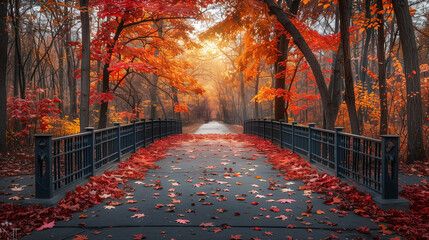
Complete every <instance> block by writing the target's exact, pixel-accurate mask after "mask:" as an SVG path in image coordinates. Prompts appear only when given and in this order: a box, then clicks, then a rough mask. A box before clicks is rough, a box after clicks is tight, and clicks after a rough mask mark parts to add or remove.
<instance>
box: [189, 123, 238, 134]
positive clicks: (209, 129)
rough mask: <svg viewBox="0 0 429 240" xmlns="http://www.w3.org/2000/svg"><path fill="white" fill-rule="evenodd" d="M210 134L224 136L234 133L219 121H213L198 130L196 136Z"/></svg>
mask: <svg viewBox="0 0 429 240" xmlns="http://www.w3.org/2000/svg"><path fill="white" fill-rule="evenodd" d="M209 133H218V134H224V133H233V132H232V131H231V130H229V128H228V127H227V126H225V125H224V124H221V123H219V122H217V121H211V122H209V123H206V124H203V125H201V126H200V127H199V128H198V129H197V131H195V134H209Z"/></svg>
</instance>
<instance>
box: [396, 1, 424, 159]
mask: <svg viewBox="0 0 429 240" xmlns="http://www.w3.org/2000/svg"><path fill="white" fill-rule="evenodd" d="M392 5H393V10H394V12H395V16H396V20H397V24H398V28H399V38H400V40H401V46H402V54H403V55H404V74H405V79H406V87H407V128H408V156H407V162H408V163H412V162H414V161H417V160H423V159H424V157H425V150H424V145H423V132H422V131H423V126H422V125H423V112H422V111H423V107H422V95H421V90H420V88H421V86H420V68H419V54H418V51H417V44H416V37H415V34H414V28H413V20H412V18H411V14H410V9H409V5H408V1H407V0H392Z"/></svg>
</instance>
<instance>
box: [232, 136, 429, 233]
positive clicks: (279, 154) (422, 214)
mask: <svg viewBox="0 0 429 240" xmlns="http://www.w3.org/2000/svg"><path fill="white" fill-rule="evenodd" d="M233 138H235V139H236V140H237V141H245V142H247V143H248V144H249V146H251V147H253V148H255V149H257V150H258V151H260V152H263V153H264V154H265V155H266V156H267V157H268V158H269V161H270V162H271V164H272V165H273V168H275V169H279V170H280V171H282V172H284V174H285V180H303V181H304V183H306V185H304V186H301V187H300V190H311V191H313V192H316V193H321V194H324V195H325V204H329V205H331V204H334V203H335V204H337V205H338V207H339V209H341V210H345V211H355V213H356V214H358V215H361V216H364V217H371V218H373V219H374V220H375V221H376V222H387V223H390V225H389V226H388V228H389V229H391V230H394V231H395V232H397V233H398V234H400V235H401V236H403V237H405V238H406V239H429V221H428V219H429V205H428V203H429V185H428V184H425V185H413V186H404V190H403V191H401V192H400V196H401V197H403V198H406V199H408V200H409V201H410V208H409V213H408V212H404V211H400V210H394V209H389V210H387V211H384V210H382V209H381V208H379V207H377V206H376V204H375V202H374V200H373V199H372V197H371V196H370V195H369V194H367V193H365V192H363V191H358V190H357V189H356V187H354V186H349V185H348V184H347V183H345V182H342V181H341V179H339V178H337V177H335V176H331V175H328V174H326V173H323V174H318V173H317V171H316V170H315V169H311V165H310V164H309V163H308V162H306V161H304V160H303V159H302V158H301V157H300V156H299V155H298V154H295V153H292V152H291V151H289V150H285V149H281V148H279V147H278V146H277V145H275V144H273V143H271V142H269V141H265V140H262V139H260V138H258V137H255V136H247V137H245V138H243V137H242V136H240V137H239V136H237V137H233Z"/></svg>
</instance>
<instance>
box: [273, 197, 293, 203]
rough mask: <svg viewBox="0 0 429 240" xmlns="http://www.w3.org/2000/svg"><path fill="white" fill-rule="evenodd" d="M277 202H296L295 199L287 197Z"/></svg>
mask: <svg viewBox="0 0 429 240" xmlns="http://www.w3.org/2000/svg"><path fill="white" fill-rule="evenodd" d="M276 202H281V203H292V202H296V201H295V199H286V198H282V199H279V200H277V201H276Z"/></svg>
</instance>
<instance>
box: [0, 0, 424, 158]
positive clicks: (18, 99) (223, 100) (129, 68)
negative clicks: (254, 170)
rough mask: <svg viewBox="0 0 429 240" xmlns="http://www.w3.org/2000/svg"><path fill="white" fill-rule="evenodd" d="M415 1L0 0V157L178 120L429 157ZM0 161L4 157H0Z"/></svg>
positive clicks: (419, 0)
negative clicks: (317, 134) (386, 143)
mask: <svg viewBox="0 0 429 240" xmlns="http://www.w3.org/2000/svg"><path fill="white" fill-rule="evenodd" d="M428 18H429V3H427V1H425V0H410V1H407V0H344V1H337V0H285V1H281V0H280V1H273V0H265V1H261V0H247V1H245V0H229V1H227V0H210V1H202V0H162V1H158V0H145V1H143V0H121V1H115V0H89V1H88V0H80V1H74V0H47V1H41V0H1V1H0V84H1V86H0V90H1V92H0V151H1V152H2V153H3V155H2V159H4V160H7V159H10V158H11V156H12V155H13V153H14V152H21V153H24V154H23V156H24V158H31V157H30V156H31V155H32V151H33V150H32V148H31V146H32V144H33V141H34V140H33V136H34V134H36V133H50V134H53V135H54V136H63V135H69V134H73V133H78V132H79V131H81V129H84V127H87V126H95V127H97V128H103V127H106V126H111V125H112V124H113V123H114V122H121V123H129V122H131V121H135V120H139V119H143V118H146V119H156V118H174V119H181V120H182V122H183V123H184V124H185V125H190V124H195V123H200V122H202V121H208V120H211V119H217V120H220V121H224V122H226V123H230V124H242V123H243V121H244V120H246V119H251V118H258V119H261V118H272V119H276V120H283V121H286V122H292V121H296V122H298V123H299V124H306V123H312V122H314V123H316V125H317V126H318V127H323V128H327V129H333V127H334V126H342V127H345V128H346V129H345V131H347V132H352V133H354V134H361V135H364V136H368V137H373V138H379V137H380V135H383V134H394V135H400V136H401V138H400V140H401V141H400V143H401V159H402V160H403V161H408V162H415V161H425V160H426V161H427V160H428V158H427V156H428V154H427V153H428V151H429V137H428V136H429V65H428V64H429V21H428ZM7 153H9V154H7Z"/></svg>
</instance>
